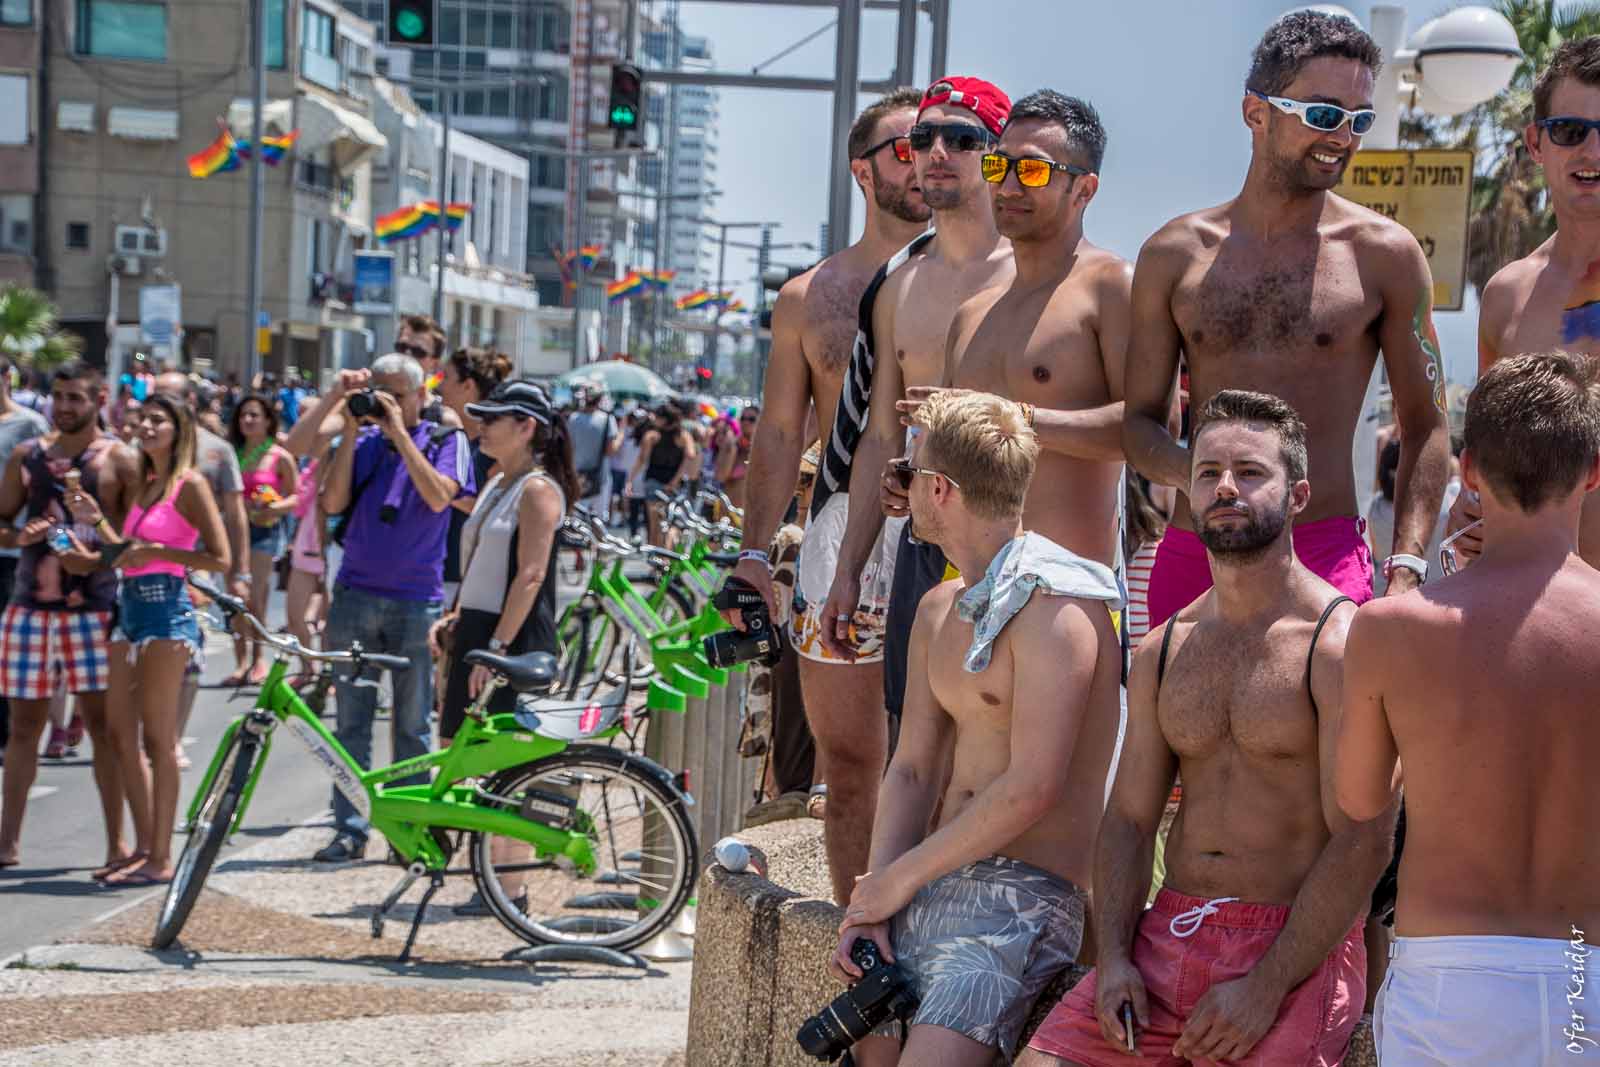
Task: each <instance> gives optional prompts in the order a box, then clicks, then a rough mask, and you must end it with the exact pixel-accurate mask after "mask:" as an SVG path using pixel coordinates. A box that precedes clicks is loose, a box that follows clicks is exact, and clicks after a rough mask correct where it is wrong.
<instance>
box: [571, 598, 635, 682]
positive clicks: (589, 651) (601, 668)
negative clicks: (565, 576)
mask: <svg viewBox="0 0 1600 1067" xmlns="http://www.w3.org/2000/svg"><path fill="white" fill-rule="evenodd" d="M558 627H559V629H558V631H557V634H556V641H557V647H558V649H559V652H560V657H559V665H558V668H557V669H558V671H559V672H560V673H559V675H558V677H559V679H560V680H559V681H558V682H557V688H556V695H557V696H559V697H560V698H561V699H562V700H586V699H588V698H589V697H590V696H592V695H593V694H594V692H595V690H597V689H598V688H599V687H600V683H601V682H603V681H605V680H607V678H608V676H610V675H611V674H612V673H613V672H612V670H611V661H612V660H613V659H614V658H615V657H616V655H617V649H618V638H619V637H621V636H622V634H621V629H620V627H618V626H617V624H616V623H615V622H614V621H613V620H612V618H611V616H609V615H607V614H606V613H605V612H604V611H602V610H600V609H598V608H596V607H590V606H588V605H585V604H580V605H578V606H577V607H575V608H574V609H573V610H572V611H570V612H568V613H567V614H566V615H565V616H564V617H563V618H562V619H561V621H560V623H559V624H558ZM628 637H629V638H630V639H631V637H632V635H631V634H629V635H628Z"/></svg>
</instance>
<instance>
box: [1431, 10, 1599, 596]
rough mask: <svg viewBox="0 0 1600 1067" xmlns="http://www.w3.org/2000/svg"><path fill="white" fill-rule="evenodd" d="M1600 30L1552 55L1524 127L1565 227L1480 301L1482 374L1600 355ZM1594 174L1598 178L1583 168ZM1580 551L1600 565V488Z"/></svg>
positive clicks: (1468, 552) (1467, 502)
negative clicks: (1504, 364) (1532, 361)
mask: <svg viewBox="0 0 1600 1067" xmlns="http://www.w3.org/2000/svg"><path fill="white" fill-rule="evenodd" d="M1586 122H1587V123H1600V37H1584V38H1581V39H1579V40H1576V41H1568V42H1567V43H1566V44H1564V45H1562V46H1561V47H1560V48H1557V49H1556V51H1555V54H1554V55H1553V56H1551V57H1550V65H1549V66H1548V67H1546V68H1545V70H1544V71H1543V72H1542V73H1541V74H1540V75H1539V80H1538V82H1537V84H1535V86H1534V88H1533V122H1532V123H1531V124H1530V125H1529V126H1528V128H1527V130H1526V131H1525V132H1524V134H1523V138H1524V140H1525V141H1526V142H1527V148H1528V154H1529V155H1530V156H1532V157H1533V160H1534V161H1535V162H1536V163H1538V164H1539V165H1540V167H1541V168H1542V169H1543V171H1544V180H1545V187H1546V188H1547V189H1549V191H1550V206H1551V209H1552V210H1553V211H1554V212H1555V216H1556V232H1555V233H1554V235H1552V236H1551V238H1550V239H1549V240H1548V241H1546V242H1545V243H1544V244H1542V245H1540V246H1539V247H1538V248H1536V249H1534V251H1533V252H1532V253H1531V254H1530V255H1528V256H1527V257H1526V258H1523V259H1519V260H1517V261H1515V262H1514V263H1508V264H1507V265H1506V266H1504V267H1502V268H1500V270H1499V272H1498V273H1497V274H1495V276H1494V277H1493V278H1491V279H1489V284H1488V285H1486V286H1484V288H1483V295H1482V296H1481V297H1480V298H1479V301H1478V305H1479V310H1478V373H1479V374H1480V375H1481V374H1482V373H1483V372H1484V371H1486V370H1488V369H1489V367H1490V366H1492V365H1493V364H1494V361H1495V360H1497V359H1499V358H1500V357H1501V356H1509V355H1516V354H1517V353H1519V352H1546V351H1549V350H1550V349H1552V348H1562V349H1566V350H1567V351H1569V352H1587V353H1589V354H1590V355H1600V178H1596V177H1594V176H1595V175H1597V174H1600V142H1597V141H1596V139H1595V137H1594V132H1595V127H1594V126H1593V125H1589V126H1585V125H1583V124H1584V123H1586ZM1579 175H1588V177H1579ZM1481 517H1482V516H1481V513H1480V511H1479V510H1478V506H1477V504H1476V502H1475V501H1474V500H1473V499H1472V495H1471V494H1470V493H1462V494H1461V495H1460V496H1459V497H1457V498H1456V505H1455V508H1454V510H1453V512H1452V514H1451V522H1450V528H1451V531H1452V532H1454V531H1457V530H1460V529H1462V528H1463V527H1464V526H1466V525H1467V524H1469V523H1471V522H1474V521H1476V520H1477V519H1479V518H1481ZM1481 532H1482V528H1481V527H1475V528H1473V529H1470V530H1467V531H1466V532H1465V533H1464V534H1462V536H1461V537H1460V539H1458V540H1457V541H1456V543H1455V549H1456V553H1457V555H1458V556H1459V557H1461V558H1463V559H1466V558H1470V557H1472V556H1474V555H1476V554H1477V550H1478V547H1479V545H1480V544H1481V541H1480V535H1481ZM1578 550H1579V551H1580V552H1582V553H1583V558H1584V559H1585V560H1587V561H1588V562H1589V565H1590V566H1592V567H1600V497H1595V498H1593V499H1591V500H1590V501H1589V502H1588V503H1587V504H1586V505H1585V506H1584V509H1583V524H1582V526H1581V527H1580V528H1579V531H1578Z"/></svg>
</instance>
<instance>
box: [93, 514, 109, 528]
mask: <svg viewBox="0 0 1600 1067" xmlns="http://www.w3.org/2000/svg"><path fill="white" fill-rule="evenodd" d="M110 525H111V524H110V523H109V522H107V521H106V517H105V516H104V515H102V516H100V517H99V518H98V519H96V520H94V528H95V529H96V530H98V529H100V527H102V526H110Z"/></svg>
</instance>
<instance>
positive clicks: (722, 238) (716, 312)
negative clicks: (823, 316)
mask: <svg viewBox="0 0 1600 1067" xmlns="http://www.w3.org/2000/svg"><path fill="white" fill-rule="evenodd" d="M858 2H859V0H858ZM695 221H696V222H698V223H700V225H702V226H715V227H716V228H717V229H718V230H720V231H721V234H720V235H719V237H718V240H717V289H716V292H715V293H713V294H712V295H713V296H714V297H715V299H716V300H721V299H722V287H723V285H725V284H726V279H725V278H724V274H725V272H726V269H727V265H728V231H729V230H753V229H755V228H756V227H757V226H760V227H763V228H765V227H769V226H776V225H777V223H775V222H716V221H713V220H712V219H696V220H695ZM711 306H712V309H713V310H712V313H711V339H710V341H709V342H708V344H707V347H708V349H709V351H708V352H707V355H708V357H709V359H710V362H711V373H712V374H715V373H716V372H717V371H716V362H717V348H718V345H719V343H720V342H721V340H722V305H721V304H717V303H713V304H712V305H711Z"/></svg>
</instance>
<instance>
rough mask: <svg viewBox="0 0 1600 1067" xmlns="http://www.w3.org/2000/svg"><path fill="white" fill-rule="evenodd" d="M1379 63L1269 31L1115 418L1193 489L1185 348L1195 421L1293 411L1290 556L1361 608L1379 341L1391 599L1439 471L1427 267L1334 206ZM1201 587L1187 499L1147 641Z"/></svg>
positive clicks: (1440, 438) (1131, 446) (1164, 270)
mask: <svg viewBox="0 0 1600 1067" xmlns="http://www.w3.org/2000/svg"><path fill="white" fill-rule="evenodd" d="M1380 63H1381V57H1380V55H1379V52H1378V47H1377V45H1376V44H1374V43H1373V41H1372V38H1371V37H1369V36H1367V34H1366V32H1365V31H1363V30H1362V29H1361V28H1360V27H1359V26H1357V25H1356V24H1355V23H1354V22H1352V21H1351V20H1349V19H1348V18H1344V17H1342V16H1337V15H1328V14H1324V13H1322V12H1317V11H1294V12H1290V13H1289V14H1287V15H1284V16H1283V17H1282V18H1280V19H1278V20H1277V21H1276V22H1275V23H1273V24H1272V26H1271V27H1269V28H1268V30H1267V32H1266V33H1265V35H1263V37H1262V39H1261V42H1260V43H1259V44H1258V45H1257V46H1256V50H1255V54H1254V56H1253V58H1252V63H1251V67H1250V73H1249V75H1248V77H1247V78H1246V81H1245V90H1246V91H1245V96H1244V101H1243V107H1242V110H1243V117H1244V121H1245V125H1246V127H1247V128H1248V129H1249V130H1250V134H1251V146H1252V154H1251V161H1250V169H1249V171H1248V172H1247V174H1246V175H1245V183H1244V188H1243V189H1242V190H1241V191H1240V194H1239V196H1238V197H1236V198H1235V199H1233V200H1231V201H1229V202H1228V203H1225V204H1222V205H1220V206H1218V207H1214V208H1206V209H1203V210H1201V211H1197V212H1194V213H1192V214H1188V215H1183V216H1180V217H1179V218H1176V219H1174V220H1172V221H1171V222H1169V223H1167V224H1166V225H1165V226H1163V227H1162V228H1161V229H1160V230H1159V231H1157V232H1156V234H1155V235H1154V236H1153V237H1151V238H1150V239H1149V240H1148V241H1146V242H1145V246H1144V248H1143V249H1142V250H1141V251H1140V253H1139V261H1138V265H1137V267H1136V268H1135V271H1134V279H1133V330H1132V333H1131V336H1130V340H1129V345H1128V369H1127V387H1126V390H1125V393H1126V398H1127V411H1126V418H1125V421H1124V424H1123V445H1124V447H1125V449H1126V451H1127V456H1128V461H1129V462H1130V463H1132V464H1133V465H1134V466H1135V467H1136V468H1138V470H1139V472H1140V473H1142V474H1144V475H1145V476H1146V477H1148V478H1149V479H1151V481H1153V482H1156V483H1158V484H1162V485H1171V486H1174V487H1176V488H1178V489H1179V490H1186V489H1187V486H1188V476H1189V468H1190V452H1189V449H1188V448H1186V447H1185V446H1184V445H1183V444H1181V443H1179V442H1178V441H1177V440H1174V436H1173V434H1172V433H1171V432H1170V430H1169V419H1170V417H1171V415H1172V395H1173V389H1174V385H1175V384H1176V380H1177V376H1178V363H1179V359H1180V357H1181V358H1182V359H1183V360H1184V361H1185V362H1186V363H1187V365H1188V370H1189V383H1190V404H1191V407H1192V408H1193V409H1194V410H1199V409H1201V408H1203V407H1204V406H1205V404H1206V403H1207V401H1209V400H1210V399H1211V398H1212V397H1213V396H1214V395H1216V394H1217V393H1218V392H1220V391H1221V390H1224V389H1246V390H1252V391H1255V392H1262V393H1270V394H1272V395H1275V396H1279V397H1281V398H1283V399H1284V400H1285V401H1287V402H1288V403H1289V404H1290V405H1291V406H1292V407H1293V408H1294V409H1295V410H1296V411H1298V412H1299V413H1300V415H1301V417H1302V418H1303V419H1304V421H1305V425H1306V432H1307V448H1308V449H1309V451H1310V457H1311V458H1310V463H1311V469H1312V470H1313V471H1315V472H1317V475H1316V476H1317V493H1316V495H1315V496H1313V497H1312V498H1311V501H1310V503H1309V505H1308V506H1307V507H1306V508H1305V509H1304V510H1302V511H1300V512H1299V513H1298V514H1297V515H1296V516H1295V528H1294V550H1295V554H1296V555H1297V556H1298V558H1299V559H1300V560H1301V561H1302V562H1304V563H1305V565H1306V566H1307V567H1309V568H1310V569H1311V571H1312V572H1313V573H1315V574H1316V575H1317V576H1318V577H1320V578H1323V579H1325V580H1327V581H1328V582H1330V583H1331V584H1332V585H1334V586H1335V587H1336V588H1337V589H1338V590H1339V591H1340V592H1341V593H1343V594H1344V595H1346V596H1348V597H1350V598H1351V599H1352V600H1354V601H1356V602H1357V603H1358V604H1359V603H1363V602H1365V601H1367V600H1370V599H1371V598H1372V574H1373V565H1372V552H1371V550H1370V549H1369V548H1368V546H1367V543H1366V538H1365V534H1364V529H1363V521H1362V519H1361V513H1360V505H1359V502H1358V501H1357V499H1356V484H1355V465H1354V463H1353V461H1352V458H1351V450H1352V443H1353V438H1354V435H1355V430H1356V427H1357V425H1358V423H1359V421H1360V417H1361V409H1362V404H1363V401H1364V399H1365V396H1366V391H1367V385H1368V383H1369V382H1370V381H1371V379H1372V370H1373V367H1374V365H1375V364H1376V362H1377V359H1378V354H1379V352H1380V350H1381V352H1382V354H1383V362H1384V367H1385V369H1386V371H1387V373H1388V379H1389V388H1390V392H1391V394H1392V396H1393V398H1394V413H1395V420H1396V422H1397V424H1398V426H1399V431H1400V466H1399V469H1398V471H1397V473H1396V477H1395V509H1394V510H1395V520H1394V541H1393V546H1392V549H1391V553H1392V554H1391V555H1390V556H1389V558H1388V559H1387V560H1386V561H1385V562H1384V564H1383V570H1384V574H1385V576H1386V577H1387V579H1388V582H1389V585H1388V589H1387V591H1386V594H1385V595H1389V596H1393V595H1399V594H1403V593H1407V592H1409V591H1411V590H1413V589H1415V588H1416V587H1417V586H1418V585H1420V584H1421V583H1422V581H1423V580H1424V579H1425V578H1426V577H1427V571H1428V565H1427V561H1426V560H1425V559H1423V558H1422V553H1423V552H1424V551H1425V547H1426V545H1427V544H1428V542H1429V540H1430V539H1431V537H1432V532H1433V526H1434V523H1435V521H1436V519H1437V517H1438V513H1439V503H1440V501H1441V499H1442V498H1443V496H1444V485H1445V481H1446V480H1447V478H1448V477H1449V471H1450V435H1449V426H1448V423H1447V420H1446V417H1445V394H1444V360H1443V357H1442V356H1441V354H1440V351H1439V344H1438V338H1437V335H1436V334H1435V333H1434V329H1433V318H1432V306H1433V281H1432V277H1431V275H1430V274H1429V272H1428V262H1427V259H1426V257H1425V256H1424V255H1423V253H1422V249H1421V247H1420V246H1419V245H1418V244H1417V240H1416V238H1414V237H1412V236H1411V234H1410V233H1409V232H1408V231H1407V230H1406V229H1405V228H1404V227H1402V226H1400V225H1399V224H1398V223H1396V222H1394V221H1392V220H1390V219H1387V218H1384V217H1383V216H1381V215H1379V214H1377V213H1376V212H1373V211H1369V210H1367V209H1366V208H1364V207H1361V206H1359V205H1356V204H1352V203H1350V202H1349V201H1347V200H1344V199H1341V198H1340V197H1338V196H1332V195H1329V193H1330V190H1332V189H1333V188H1334V186H1335V185H1337V184H1338V182H1339V179H1340V177H1341V176H1342V175H1343V173H1344V169H1345V167H1346V166H1347V165H1348V164H1349V162H1350V157H1351V156H1352V155H1353V154H1354V153H1355V151H1356V149H1357V148H1358V147H1360V137H1359V134H1358V133H1357V132H1356V131H1357V130H1358V129H1360V128H1365V125H1366V122H1367V121H1368V120H1366V119H1364V118H1363V114H1364V113H1365V112H1368V111H1370V110H1371V109H1372V97H1373V83H1374V77H1375V74H1376V72H1377V69H1378V67H1379V65H1380ZM1210 587H1211V571H1210V568H1209V567H1208V566H1207V561H1206V552H1205V546H1204V545H1203V544H1202V542H1201V540H1200V538H1199V536H1198V535H1197V534H1196V532H1195V529H1194V522H1193V520H1192V518H1191V512H1190V507H1189V503H1188V501H1187V499H1186V498H1184V497H1182V496H1180V498H1179V502H1178V505H1177V508H1176V510H1175V513H1174V515H1173V521H1172V523H1171V524H1170V525H1169V526H1168V527H1167V531H1166V534H1165V535H1164V536H1163V538H1162V541H1161V546H1160V548H1159V549H1158V551H1157V554H1156V560H1155V566H1154V568H1153V570H1152V572H1151V576H1150V594H1149V606H1150V626H1151V630H1152V632H1154V630H1155V628H1156V627H1158V626H1160V624H1161V623H1163V622H1165V621H1166V620H1167V619H1168V618H1170V617H1172V616H1173V615H1174V614H1175V613H1176V612H1178V611H1180V610H1182V609H1183V608H1185V607H1186V606H1188V605H1189V604H1191V603H1193V602H1194V601H1195V600H1197V599H1198V598H1199V597H1201V596H1203V595H1204V594H1205V593H1206V591H1207V590H1208V589H1209V588H1210ZM1393 901H1394V885H1393V881H1392V879H1388V878H1386V879H1385V880H1384V882H1383V883H1381V884H1380V887H1379V894H1378V896H1377V897H1375V899H1374V901H1373V914H1374V921H1373V923H1372V924H1371V925H1369V927H1368V931H1367V936H1368V950H1369V951H1368V959H1369V962H1370V964H1371V968H1372V969H1371V972H1370V974H1369V976H1368V988H1369V990H1371V991H1376V989H1377V987H1378V986H1379V985H1380V984H1381V981H1382V975H1383V970H1382V969H1383V963H1384V960H1385V959H1386V955H1387V954H1386V952H1385V951H1384V947H1385V945H1384V939H1383V932H1382V930H1381V929H1380V928H1379V926H1378V925H1377V921H1376V920H1377V917H1380V916H1382V915H1384V914H1387V913H1389V912H1390V911H1391V910H1392V907H1393Z"/></svg>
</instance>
